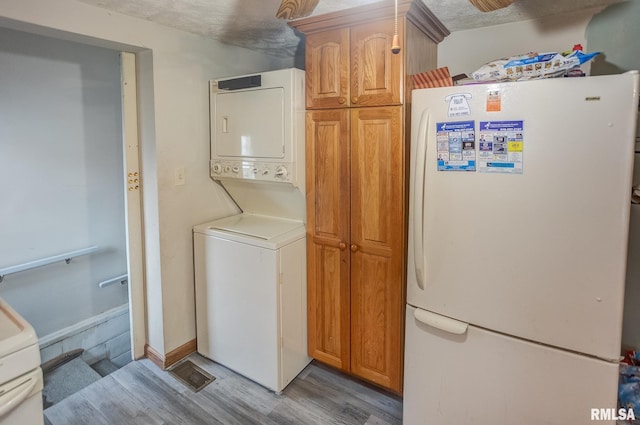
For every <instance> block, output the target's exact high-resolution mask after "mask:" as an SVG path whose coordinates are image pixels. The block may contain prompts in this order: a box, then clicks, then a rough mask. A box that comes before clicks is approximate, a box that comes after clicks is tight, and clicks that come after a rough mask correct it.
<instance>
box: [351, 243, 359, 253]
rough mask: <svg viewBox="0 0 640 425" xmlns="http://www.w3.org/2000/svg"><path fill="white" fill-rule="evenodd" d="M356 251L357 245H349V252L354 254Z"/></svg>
mask: <svg viewBox="0 0 640 425" xmlns="http://www.w3.org/2000/svg"><path fill="white" fill-rule="evenodd" d="M357 250H358V245H355V244H354V245H351V252H356V251H357Z"/></svg>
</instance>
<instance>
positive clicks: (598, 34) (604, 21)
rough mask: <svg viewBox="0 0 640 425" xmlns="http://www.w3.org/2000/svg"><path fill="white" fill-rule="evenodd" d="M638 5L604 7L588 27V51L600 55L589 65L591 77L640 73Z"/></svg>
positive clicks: (639, 9)
mask: <svg viewBox="0 0 640 425" xmlns="http://www.w3.org/2000/svg"><path fill="white" fill-rule="evenodd" d="M638 22H640V1H637V0H628V1H626V2H623V3H618V4H614V5H612V6H609V7H607V8H606V9H605V10H603V11H602V12H600V13H598V14H597V15H595V16H594V17H593V18H592V19H591V22H589V25H587V30H586V39H587V45H588V48H589V51H591V52H602V54H601V55H600V56H598V57H596V59H595V60H594V62H593V63H592V64H591V75H609V74H619V73H622V72H626V71H630V70H633V69H640V43H638V40H640V26H639V25H638Z"/></svg>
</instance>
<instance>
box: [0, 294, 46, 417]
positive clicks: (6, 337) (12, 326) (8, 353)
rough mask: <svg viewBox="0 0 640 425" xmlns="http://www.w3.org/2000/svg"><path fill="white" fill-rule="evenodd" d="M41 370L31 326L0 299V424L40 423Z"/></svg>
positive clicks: (36, 344) (36, 342) (36, 343)
mask: <svg viewBox="0 0 640 425" xmlns="http://www.w3.org/2000/svg"><path fill="white" fill-rule="evenodd" d="M43 423H44V418H43V411H42V369H40V348H39V347H38V338H37V336H36V333H35V331H34V330H33V327H32V326H31V325H30V324H29V323H28V322H27V321H26V320H24V319H23V318H22V317H21V316H20V315H19V314H18V313H17V312H16V311H15V310H14V309H13V308H11V306H10V305H9V304H7V303H6V302H5V301H4V300H3V299H1V298H0V425H26V424H29V425H42V424H43Z"/></svg>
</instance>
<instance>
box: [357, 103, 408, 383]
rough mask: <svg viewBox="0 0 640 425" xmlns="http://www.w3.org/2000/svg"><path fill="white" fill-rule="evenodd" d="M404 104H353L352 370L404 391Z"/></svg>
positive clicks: (366, 377)
mask: <svg viewBox="0 0 640 425" xmlns="http://www.w3.org/2000/svg"><path fill="white" fill-rule="evenodd" d="M401 123H402V107H401V106H386V107H375V108H357V109H352V110H351V144H350V145H351V191H350V195H351V223H350V224H351V226H350V247H349V248H350V250H351V372H352V373H354V374H355V375H357V376H360V377H362V378H365V379H367V380H369V381H371V382H375V383H377V384H379V385H382V386H384V387H386V388H389V389H392V390H394V391H400V388H401V387H400V385H401V380H402V379H401V378H402V377H401V364H402V353H403V351H402V342H403V338H402V335H403V334H404V327H403V325H404V322H403V320H402V318H403V317H404V314H403V313H404V299H405V298H404V292H405V291H404V224H403V223H404V211H405V209H404V199H403V188H404V173H403V167H402V164H403V149H402V145H403V143H402V140H403V139H402V125H401Z"/></svg>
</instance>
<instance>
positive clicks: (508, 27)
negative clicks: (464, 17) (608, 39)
mask: <svg viewBox="0 0 640 425" xmlns="http://www.w3.org/2000/svg"><path fill="white" fill-rule="evenodd" d="M598 10H599V9H590V10H587V11H583V12H579V13H572V14H565V15H558V16H551V17H547V18H543V19H532V20H528V21H521V22H516V23H509V24H500V25H494V26H490V27H484V28H477V29H472V30H465V31H456V32H453V33H451V35H449V36H448V37H447V38H445V39H444V41H443V42H442V43H440V44H439V45H438V66H439V67H443V66H448V67H449V72H450V73H451V75H457V74H469V73H471V72H473V71H475V70H477V69H478V68H480V66H482V65H483V64H485V63H487V62H490V61H493V60H496V59H500V58H503V57H510V56H515V55H519V54H525V53H528V52H563V51H565V50H569V49H571V48H572V47H573V46H574V44H582V46H583V48H584V49H585V50H588V47H587V45H586V44H587V43H586V38H585V28H586V26H587V24H588V23H589V20H590V19H591V16H592V15H593V14H594V13H595V12H597V11H598ZM583 69H585V68H583Z"/></svg>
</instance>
